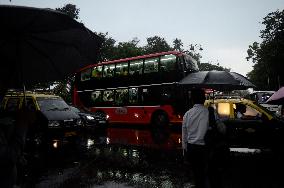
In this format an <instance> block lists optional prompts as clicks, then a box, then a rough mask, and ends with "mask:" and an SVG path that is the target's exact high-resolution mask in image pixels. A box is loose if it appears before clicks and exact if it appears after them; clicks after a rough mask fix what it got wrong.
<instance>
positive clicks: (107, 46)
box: [96, 32, 116, 62]
mask: <svg viewBox="0 0 284 188" xmlns="http://www.w3.org/2000/svg"><path fill="white" fill-rule="evenodd" d="M96 34H97V35H98V36H100V37H101V38H102V47H101V50H100V56H99V58H98V61H99V62H103V61H108V60H112V59H113V54H114V53H115V43H116V41H115V40H114V39H113V38H112V37H109V36H108V32H106V33H96Z"/></svg>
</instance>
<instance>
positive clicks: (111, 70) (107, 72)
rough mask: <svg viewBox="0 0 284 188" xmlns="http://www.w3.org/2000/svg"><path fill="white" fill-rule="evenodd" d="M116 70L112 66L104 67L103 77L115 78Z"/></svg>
mask: <svg viewBox="0 0 284 188" xmlns="http://www.w3.org/2000/svg"><path fill="white" fill-rule="evenodd" d="M114 68H115V66H114V65H112V64H110V65H104V73H103V77H113V76H114Z"/></svg>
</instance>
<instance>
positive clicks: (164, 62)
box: [160, 54, 176, 72]
mask: <svg viewBox="0 0 284 188" xmlns="http://www.w3.org/2000/svg"><path fill="white" fill-rule="evenodd" d="M175 68H176V56H175V55H172V54H170V55H163V56H161V67H160V70H161V71H162V72H169V71H172V70H175Z"/></svg>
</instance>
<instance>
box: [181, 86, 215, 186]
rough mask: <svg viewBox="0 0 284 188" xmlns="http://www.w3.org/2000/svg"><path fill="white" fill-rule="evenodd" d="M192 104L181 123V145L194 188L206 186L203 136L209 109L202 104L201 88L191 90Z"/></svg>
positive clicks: (205, 149) (203, 95) (207, 123)
mask: <svg viewBox="0 0 284 188" xmlns="http://www.w3.org/2000/svg"><path fill="white" fill-rule="evenodd" d="M191 100H192V103H193V104H194V106H193V107H192V108H191V109H189V110H188V111H187V112H186V113H185V115H184V117H183V123H182V147H183V149H184V150H185V151H186V155H187V158H188V161H189V162H190V164H191V168H192V172H193V175H194V178H195V184H196V188H207V187H210V185H209V178H208V155H209V154H208V150H207V147H206V145H205V141H204V136H205V134H206V132H207V130H208V127H209V111H208V109H207V108H206V107H205V106H204V102H205V93H204V91H203V90H201V89H195V90H192V91H191Z"/></svg>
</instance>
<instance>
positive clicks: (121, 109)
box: [115, 108, 127, 115]
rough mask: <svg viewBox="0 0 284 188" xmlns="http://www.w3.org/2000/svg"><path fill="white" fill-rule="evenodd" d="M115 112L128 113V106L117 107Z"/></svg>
mask: <svg viewBox="0 0 284 188" xmlns="http://www.w3.org/2000/svg"><path fill="white" fill-rule="evenodd" d="M115 113H116V114H120V115H123V114H127V108H117V109H116V110H115Z"/></svg>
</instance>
